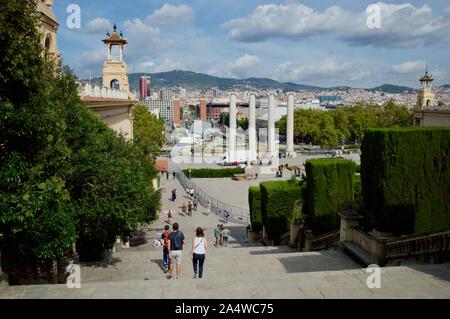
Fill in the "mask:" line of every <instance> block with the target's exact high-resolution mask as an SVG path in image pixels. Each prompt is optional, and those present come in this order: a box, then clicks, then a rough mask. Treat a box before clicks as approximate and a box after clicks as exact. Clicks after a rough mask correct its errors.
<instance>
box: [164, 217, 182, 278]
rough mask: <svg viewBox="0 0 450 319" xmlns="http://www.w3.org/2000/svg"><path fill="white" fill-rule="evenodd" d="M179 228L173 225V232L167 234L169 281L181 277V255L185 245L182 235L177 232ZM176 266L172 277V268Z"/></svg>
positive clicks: (176, 224) (180, 232)
mask: <svg viewBox="0 0 450 319" xmlns="http://www.w3.org/2000/svg"><path fill="white" fill-rule="evenodd" d="M179 228H180V226H179V225H178V223H175V224H173V226H172V229H173V231H172V232H171V233H170V234H169V238H168V240H169V256H170V267H169V269H170V277H169V279H172V278H174V279H178V278H180V275H181V255H182V252H183V245H184V244H185V243H186V240H185V239H184V234H183V232H182V231H180V230H179ZM174 264H175V265H176V274H177V276H176V277H174V276H173V271H174V267H173V265H174Z"/></svg>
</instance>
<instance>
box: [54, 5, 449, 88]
mask: <svg viewBox="0 0 450 319" xmlns="http://www.w3.org/2000/svg"><path fill="white" fill-rule="evenodd" d="M73 3H75V4H77V5H78V6H79V7H80V10H81V11H80V13H81V15H80V17H81V26H80V28H70V27H69V26H68V24H67V20H68V18H70V12H69V13H68V12H67V8H68V6H69V5H70V4H73ZM368 9H369V12H368V11H367V10H368ZM54 11H55V14H56V16H57V18H58V21H59V23H60V26H59V29H58V47H59V49H60V51H61V53H62V54H63V63H64V64H68V65H69V66H70V67H71V68H73V69H74V70H75V72H76V74H77V75H78V76H79V77H80V78H89V77H90V76H91V77H96V76H99V75H101V70H102V65H103V62H104V61H105V59H106V47H105V45H104V44H103V43H102V42H101V40H102V39H103V38H104V37H105V34H106V31H107V30H109V31H112V25H113V24H114V23H116V24H117V27H118V29H119V30H121V31H122V32H123V34H124V36H125V37H126V38H127V39H128V43H129V44H128V45H127V46H126V47H125V60H126V62H127V64H128V69H129V72H130V73H131V72H144V73H155V72H165V71H172V70H186V71H194V72H199V73H206V74H210V75H214V76H221V77H231V78H240V79H243V78H249V77H267V78H271V79H274V80H278V81H282V82H294V83H299V84H307V85H317V86H325V87H331V86H338V85H348V86H352V87H361V88H362V87H365V88H368V87H375V86H378V85H381V84H384V83H391V84H396V85H406V86H409V87H418V86H419V82H418V78H419V76H420V74H422V73H424V72H425V68H426V66H427V65H428V69H429V71H430V72H431V73H432V75H433V77H434V78H435V85H442V84H447V83H450V59H449V56H450V3H449V2H448V0H423V1H416V0H410V1H409V2H405V1H396V0H390V1H388V2H373V1H366V0H334V1H329V0H323V1H319V0H287V1H275V0H265V1H260V0H194V1H178V0H176V1H161V0H129V1H123V0H109V1H106V0H96V1H91V0H70V1H63V0H55V1H54ZM378 12H379V15H378V16H377V15H376V14H377V13H378ZM377 18H379V19H377ZM368 22H369V23H368ZM377 22H379V24H377Z"/></svg>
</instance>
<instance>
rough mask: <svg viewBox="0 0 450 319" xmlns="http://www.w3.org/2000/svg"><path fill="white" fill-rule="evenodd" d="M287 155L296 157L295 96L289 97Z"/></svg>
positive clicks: (290, 95)
mask: <svg viewBox="0 0 450 319" xmlns="http://www.w3.org/2000/svg"><path fill="white" fill-rule="evenodd" d="M286 153H287V154H288V155H290V156H292V157H295V155H296V153H295V152H294V95H293V94H292V93H289V95H288V108H287V123H286Z"/></svg>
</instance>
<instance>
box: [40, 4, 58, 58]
mask: <svg viewBox="0 0 450 319" xmlns="http://www.w3.org/2000/svg"><path fill="white" fill-rule="evenodd" d="M37 11H38V12H39V15H40V17H39V20H40V24H39V33H41V35H42V37H41V45H42V47H43V48H44V51H43V54H44V55H45V57H46V58H47V59H49V60H55V62H56V63H59V60H60V58H61V54H60V52H59V51H58V45H57V41H56V40H57V38H56V32H57V31H58V21H57V20H56V16H55V14H54V13H53V0H39V1H38V2H37Z"/></svg>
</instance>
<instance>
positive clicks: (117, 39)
mask: <svg viewBox="0 0 450 319" xmlns="http://www.w3.org/2000/svg"><path fill="white" fill-rule="evenodd" d="M103 43H105V44H106V47H107V54H108V55H107V59H106V61H105V63H104V64H103V86H106V87H111V88H116V89H120V90H122V91H127V92H129V91H130V86H129V83H128V66H127V64H126V63H125V61H124V50H123V49H124V46H125V45H126V44H127V43H128V42H127V40H126V39H125V38H124V37H123V34H122V32H120V33H118V32H117V26H116V25H114V29H113V32H112V33H111V34H110V33H109V32H108V33H107V38H106V39H103ZM116 47H117V48H116ZM115 48H116V49H118V51H119V52H118V53H117V54H116V55H114V54H113V49H115Z"/></svg>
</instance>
